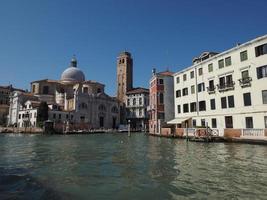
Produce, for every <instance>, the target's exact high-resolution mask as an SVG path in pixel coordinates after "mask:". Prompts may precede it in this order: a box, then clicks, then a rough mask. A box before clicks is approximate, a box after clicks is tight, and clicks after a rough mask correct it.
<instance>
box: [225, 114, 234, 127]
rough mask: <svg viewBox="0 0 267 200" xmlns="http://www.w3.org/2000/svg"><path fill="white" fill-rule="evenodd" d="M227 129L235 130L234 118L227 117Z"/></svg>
mask: <svg viewBox="0 0 267 200" xmlns="http://www.w3.org/2000/svg"><path fill="white" fill-rule="evenodd" d="M225 128H233V117H232V116H225Z"/></svg>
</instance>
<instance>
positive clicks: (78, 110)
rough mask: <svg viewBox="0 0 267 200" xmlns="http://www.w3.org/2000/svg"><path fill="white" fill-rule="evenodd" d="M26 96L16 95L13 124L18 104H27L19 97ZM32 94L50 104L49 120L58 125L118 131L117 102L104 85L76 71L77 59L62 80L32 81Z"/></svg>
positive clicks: (17, 112) (72, 61) (12, 111)
mask: <svg viewBox="0 0 267 200" xmlns="http://www.w3.org/2000/svg"><path fill="white" fill-rule="evenodd" d="M24 95H25V94H22V95H20V94H16V93H15V94H14V95H13V104H14V105H13V106H12V108H13V109H12V110H11V111H10V116H11V119H10V124H14V123H17V122H18V116H19V108H20V106H21V105H20V106H19V105H17V106H16V105H15V104H16V103H17V102H19V104H25V102H26V101H24V100H22V98H19V97H20V96H21V97H24ZM31 95H32V96H33V97H35V98H38V101H40V102H41V101H45V102H47V104H48V105H49V119H50V120H52V121H55V122H57V123H63V122H66V121H69V122H71V123H73V124H77V123H83V124H87V125H88V126H87V127H89V128H106V129H107V128H117V127H118V125H119V120H120V116H119V104H118V101H117V99H116V98H115V97H110V96H108V95H107V94H105V85H103V84H102V83H98V82H96V81H92V80H86V79H85V75H84V73H83V72H82V71H81V70H80V69H79V68H77V60H76V58H73V59H72V60H71V63H70V66H69V67H68V68H67V69H66V70H65V71H64V72H63V73H62V75H61V79H60V80H49V79H44V80H37V81H33V82H31ZM22 107H23V105H22ZM24 107H25V105H24ZM15 110H16V111H15ZM31 125H33V124H31Z"/></svg>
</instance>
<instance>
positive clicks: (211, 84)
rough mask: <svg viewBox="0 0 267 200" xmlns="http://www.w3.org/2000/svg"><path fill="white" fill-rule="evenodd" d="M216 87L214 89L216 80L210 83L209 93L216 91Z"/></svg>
mask: <svg viewBox="0 0 267 200" xmlns="http://www.w3.org/2000/svg"><path fill="white" fill-rule="evenodd" d="M214 90H215V87H214V80H210V81H209V91H214Z"/></svg>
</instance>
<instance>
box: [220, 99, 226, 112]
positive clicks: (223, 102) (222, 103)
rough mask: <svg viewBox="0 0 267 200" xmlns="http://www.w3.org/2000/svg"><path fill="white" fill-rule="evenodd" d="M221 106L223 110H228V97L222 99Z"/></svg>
mask: <svg viewBox="0 0 267 200" xmlns="http://www.w3.org/2000/svg"><path fill="white" fill-rule="evenodd" d="M221 106H222V109H224V108H227V102H226V97H222V98H221Z"/></svg>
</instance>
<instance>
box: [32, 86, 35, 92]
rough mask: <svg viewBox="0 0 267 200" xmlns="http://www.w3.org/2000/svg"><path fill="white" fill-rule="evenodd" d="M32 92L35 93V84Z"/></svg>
mask: <svg viewBox="0 0 267 200" xmlns="http://www.w3.org/2000/svg"><path fill="white" fill-rule="evenodd" d="M32 93H35V85H32Z"/></svg>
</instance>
